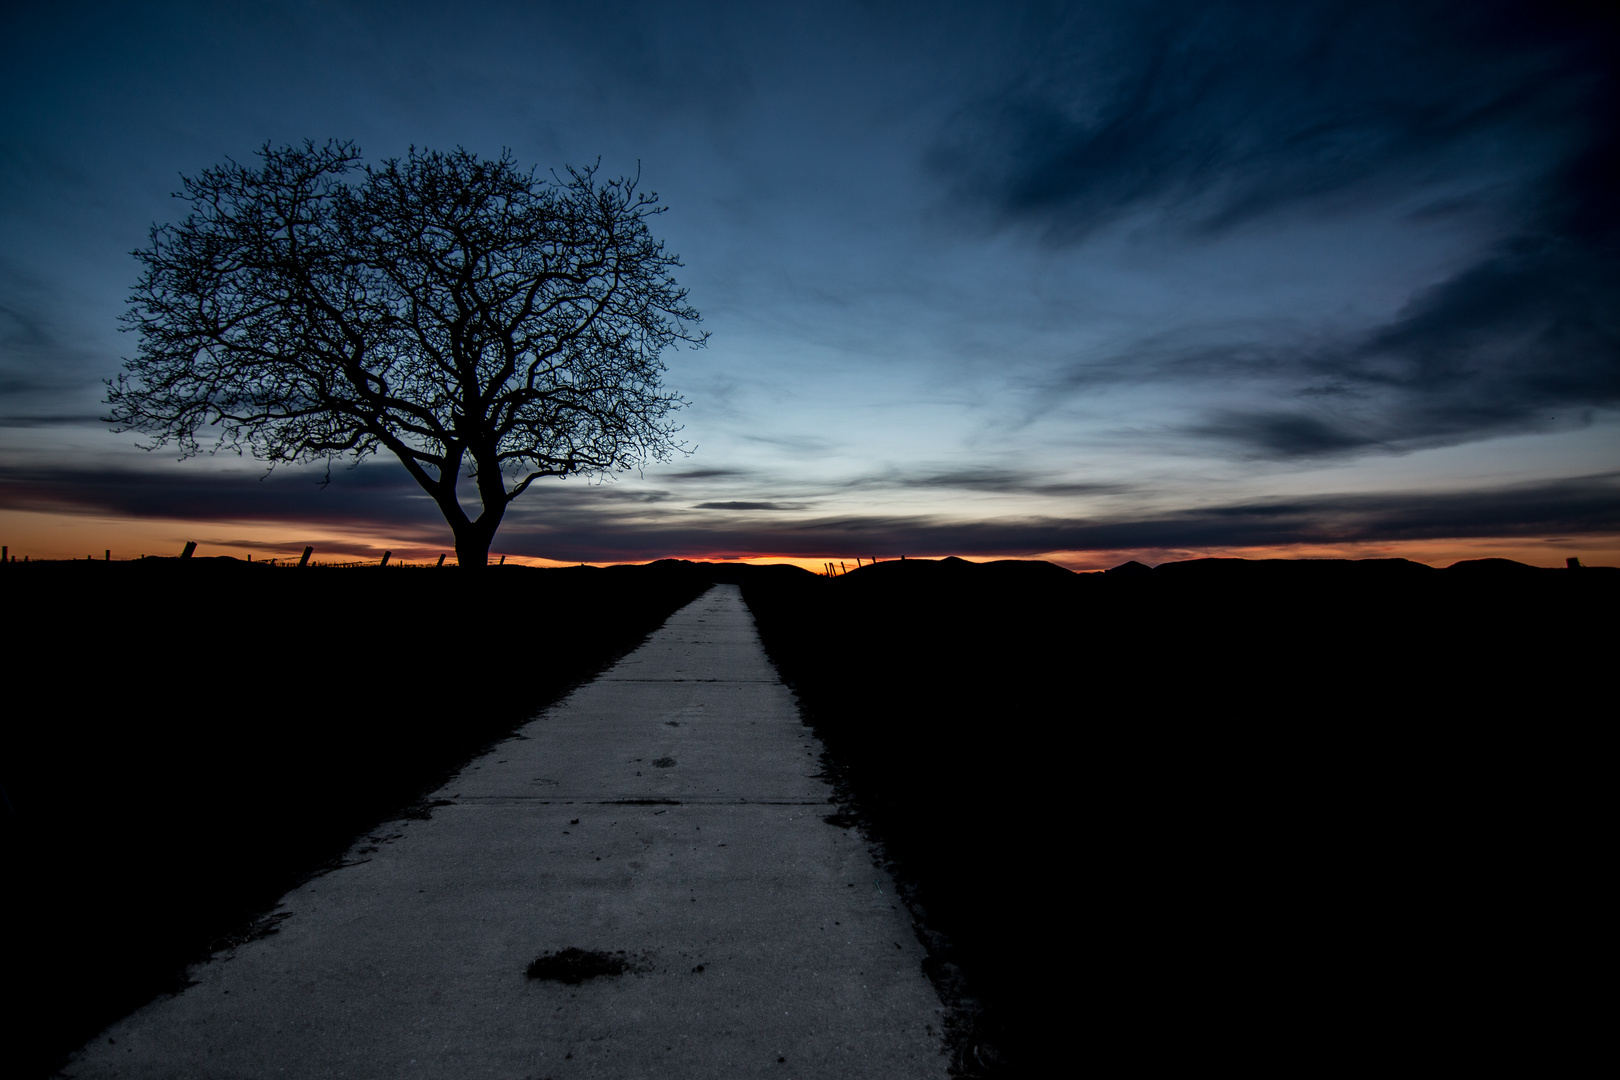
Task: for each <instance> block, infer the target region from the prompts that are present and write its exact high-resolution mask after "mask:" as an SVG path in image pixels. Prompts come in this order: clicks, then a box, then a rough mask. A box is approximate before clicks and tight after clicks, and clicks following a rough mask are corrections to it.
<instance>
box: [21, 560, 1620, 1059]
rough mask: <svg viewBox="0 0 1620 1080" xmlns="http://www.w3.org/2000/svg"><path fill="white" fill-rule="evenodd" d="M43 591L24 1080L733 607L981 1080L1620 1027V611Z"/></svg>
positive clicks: (844, 587)
mask: <svg viewBox="0 0 1620 1080" xmlns="http://www.w3.org/2000/svg"><path fill="white" fill-rule="evenodd" d="M17 571H21V572H17ZM0 574H3V575H4V577H3V578H0V587H3V589H4V595H5V596H6V600H7V621H6V627H5V634H6V637H7V640H6V644H5V648H4V651H3V654H4V657H5V661H6V666H7V671H8V673H9V675H10V676H11V680H12V686H13V688H14V689H13V693H12V694H11V695H10V698H11V705H10V707H9V708H8V715H7V721H6V724H5V727H4V732H3V735H0V739H3V740H4V741H3V758H0V765H3V770H4V772H3V774H0V778H3V780H4V783H5V788H6V792H7V793H8V796H9V799H10V803H11V806H12V809H11V811H10V813H9V814H8V816H7V817H6V818H5V831H6V836H5V841H6V849H5V858H6V867H7V880H8V882H10V883H11V884H9V885H8V886H7V889H6V891H5V901H4V902H5V904H6V905H7V907H6V911H5V919H6V927H7V930H6V956H5V961H6V963H7V970H8V973H9V975H10V983H11V986H12V987H13V988H14V989H18V990H20V994H14V995H12V996H13V1000H14V1001H15V1000H16V999H17V998H18V997H21V998H22V999H24V1001H25V1002H26V1004H25V1005H23V1006H21V1007H19V1006H18V1005H16V1004H13V1005H12V1006H11V1007H10V1011H9V1013H8V1028H10V1029H11V1031H10V1032H9V1033H8V1034H7V1037H6V1045H7V1051H6V1054H7V1057H8V1062H7V1063H8V1065H11V1064H14V1063H21V1065H22V1067H21V1068H19V1069H18V1070H17V1072H18V1074H20V1075H28V1074H29V1072H30V1071H33V1072H35V1073H38V1072H41V1071H43V1070H44V1069H45V1068H46V1067H47V1065H48V1062H49V1061H51V1060H54V1059H55V1057H56V1056H57V1055H59V1054H61V1053H63V1052H65V1051H67V1050H69V1049H71V1048H72V1047H73V1046H75V1045H77V1044H78V1043H79V1042H81V1041H82V1040H83V1039H84V1038H86V1037H88V1036H89V1035H92V1034H94V1032H95V1031H96V1030H98V1029H99V1028H100V1027H101V1026H102V1025H103V1024H105V1023H107V1022H109V1021H110V1020H112V1019H114V1018H115V1017H117V1016H119V1015H121V1014H123V1013H125V1012H127V1011H129V1010H130V1009H133V1008H135V1007H137V1006H139V1005H140V1004H141V1003H142V1002H144V1001H145V1000H148V999H149V998H150V997H151V996H152V995H153V994H154V993H156V992H159V991H161V990H162V989H163V988H164V987H165V986H173V985H174V984H175V982H176V980H178V979H179V978H181V977H182V973H183V968H184V964H185V962H186V961H188V960H191V959H195V958H197V957H199V956H201V955H203V954H205V953H206V952H207V951H208V949H209V948H210V946H211V945H214V946H217V945H220V944H226V943H228V942H229V941H230V940H231V939H232V938H233V936H239V935H242V934H244V933H253V932H266V931H270V932H273V930H274V927H273V926H269V925H265V924H262V923H261V924H259V925H258V926H256V927H255V925H254V924H253V916H254V914H255V913H257V912H261V911H264V910H266V909H268V908H269V906H270V905H271V904H273V903H274V902H275V900H276V899H277V897H279V896H280V895H281V894H282V893H283V892H285V891H286V890H287V889H288V888H289V887H291V886H292V885H293V884H295V883H296V882H297V881H298V880H300V879H301V878H303V877H304V876H306V875H307V874H309V873H311V872H315V871H318V870H319V869H320V868H321V867H322V866H323V865H325V864H327V863H328V862H329V861H330V860H332V859H333V858H335V857H337V856H338V855H339V854H340V853H342V852H343V851H345V850H346V849H347V847H348V846H349V844H350V843H351V842H352V840H353V839H354V838H355V837H356V836H360V835H365V834H366V832H367V830H369V829H371V828H373V827H374V826H375V825H376V824H377V823H378V822H381V821H385V820H388V819H389V818H390V817H392V816H397V814H398V813H399V812H400V810H401V809H404V808H409V807H411V806H412V805H413V804H417V803H419V800H420V797H421V795H420V793H421V792H424V791H428V790H432V789H433V788H434V787H435V786H436V785H437V784H438V783H439V782H440V781H442V780H443V779H444V778H446V777H447V776H448V775H450V774H451V773H452V772H453V771H454V770H455V769H456V768H457V767H458V766H459V765H460V764H461V763H462V762H465V761H466V760H468V759H469V758H470V757H471V756H473V754H474V753H476V751H477V750H478V749H479V748H480V747H482V746H485V745H487V744H488V743H490V742H491V741H493V740H494V739H496V738H498V737H499V736H501V735H503V734H505V733H507V732H509V731H510V730H512V729H513V728H514V727H516V726H517V725H518V724H519V723H521V722H522V720H523V719H524V718H525V717H527V716H529V715H531V714H532V713H533V712H534V711H535V710H537V709H538V708H539V707H541V706H543V705H544V704H545V703H546V702H548V701H550V700H553V699H555V698H556V697H557V696H559V695H560V694H561V693H562V692H563V691H565V690H566V689H567V688H568V687H569V686H571V685H573V684H574V683H576V682H577V681H578V680H580V679H582V678H585V677H588V676H589V675H591V674H592V673H594V672H595V671H596V670H599V669H600V668H601V666H602V665H603V664H605V663H606V662H607V661H608V660H609V659H611V658H612V657H613V656H615V655H618V654H620V653H622V652H623V651H625V650H626V649H628V648H629V647H630V646H632V645H633V644H635V643H636V642H637V641H639V640H640V639H641V638H642V637H643V636H644V635H645V634H646V633H647V632H648V631H650V630H652V629H653V628H655V627H656V626H658V625H659V624H660V623H661V622H662V621H663V619H664V618H665V617H666V616H667V615H668V614H669V613H670V612H671V611H673V610H674V609H675V608H677V607H679V606H680V605H681V604H683V603H685V602H686V601H688V600H690V599H691V598H693V597H695V596H696V595H698V594H699V593H701V592H702V591H703V590H704V589H705V588H706V587H707V586H708V585H709V584H710V583H711V582H714V581H734V582H738V583H740V584H742V586H743V588H744V595H745V597H746V599H747V600H748V603H749V605H750V607H751V608H752V610H753V612H754V614H755V617H756V619H757V621H758V623H759V626H760V630H761V632H762V636H763V638H764V641H765V644H766V646H767V649H768V650H769V651H770V653H771V656H772V658H773V660H774V661H775V662H776V663H777V664H778V666H779V668H780V670H781V671H782V674H783V676H784V677H785V678H786V679H787V680H788V681H789V683H790V684H791V685H792V686H793V687H794V688H795V689H796V690H797V691H798V693H799V695H800V698H801V702H802V704H803V706H804V708H805V711H806V716H807V718H808V719H809V720H810V721H811V722H812V723H813V724H814V725H815V727H816V729H817V734H818V735H819V736H820V738H821V739H822V740H823V741H824V742H825V744H826V745H827V747H828V751H829V757H830V758H831V761H830V762H829V767H830V768H831V769H832V770H833V771H834V773H835V775H836V776H837V778H838V779H839V780H840V782H841V783H842V785H843V788H844V790H845V791H846V792H847V793H848V794H849V796H850V806H848V807H830V808H829V810H830V811H833V812H832V813H830V814H829V820H832V821H833V823H834V824H840V825H848V824H853V823H856V822H860V823H861V824H862V825H863V827H864V828H866V829H867V830H868V831H869V832H870V833H871V834H872V835H873V836H874V837H875V838H876V839H877V840H878V841H879V842H880V843H881V844H882V846H883V848H884V850H885V851H886V852H887V855H888V856H889V857H890V858H891V859H892V860H893V868H894V870H895V872H896V874H897V876H898V877H899V878H900V880H901V881H902V882H904V883H905V885H906V887H907V889H908V890H909V898H910V900H911V902H912V904H913V909H914V911H916V912H917V913H919V914H920V915H921V916H922V919H923V923H924V936H925V938H926V939H927V943H928V944H929V945H930V948H931V950H932V957H931V960H930V963H931V965H932V968H933V970H932V974H933V975H934V977H935V980H936V984H937V985H940V986H941V987H942V988H943V989H944V990H945V991H946V993H947V995H948V996H953V997H954V998H955V999H956V1001H957V1003H958V1005H959V1007H960V1010H961V1012H960V1020H961V1023H960V1025H959V1029H958V1032H957V1040H958V1045H957V1050H958V1052H959V1053H960V1054H961V1058H960V1063H961V1065H962V1068H963V1069H964V1070H965V1071H966V1072H967V1073H968V1074H970V1075H972V1074H976V1075H989V1076H998V1077H1007V1076H1045V1075H1063V1074H1067V1073H1070V1072H1074V1071H1077V1070H1079V1069H1082V1068H1088V1069H1089V1068H1101V1069H1103V1070H1104V1071H1107V1072H1113V1073H1122V1072H1123V1073H1158V1072H1162V1071H1164V1069H1165V1067H1166V1066H1170V1065H1185V1064H1187V1063H1188V1062H1202V1063H1204V1064H1229V1065H1237V1066H1239V1067H1242V1068H1244V1069H1245V1070H1246V1071H1267V1072H1278V1071H1284V1070H1286V1071H1289V1072H1291V1073H1292V1072H1298V1071H1300V1070H1301V1069H1304V1070H1307V1071H1312V1072H1314V1071H1319V1070H1320V1069H1321V1068H1322V1067H1324V1066H1327V1067H1330V1068H1331V1067H1332V1066H1334V1065H1336V1064H1339V1063H1341V1062H1342V1063H1346V1064H1352V1063H1356V1064H1360V1065H1363V1066H1365V1065H1368V1064H1372V1065H1376V1066H1380V1067H1382V1066H1387V1065H1388V1064H1390V1063H1394V1062H1397V1061H1398V1062H1400V1063H1401V1064H1403V1065H1416V1066H1420V1067H1421V1066H1424V1065H1427V1066H1439V1067H1444V1066H1446V1065H1448V1064H1449V1063H1453V1062H1454V1061H1455V1060H1456V1058H1457V1055H1458V1054H1459V1052H1460V1051H1461V1049H1462V1048H1466V1050H1467V1052H1468V1054H1470V1055H1474V1056H1478V1055H1485V1056H1487V1057H1494V1058H1496V1059H1498V1060H1503V1061H1505V1060H1507V1059H1508V1058H1509V1057H1511V1056H1512V1055H1515V1054H1520V1055H1526V1054H1528V1055H1529V1056H1527V1057H1526V1058H1525V1060H1526V1061H1530V1060H1534V1061H1537V1062H1538V1063H1539V1064H1541V1065H1543V1066H1545V1065H1546V1064H1547V1063H1548V1062H1553V1061H1555V1060H1556V1059H1557V1057H1558V1055H1559V1054H1560V1053H1564V1052H1566V1050H1565V1048H1566V1047H1568V1046H1569V1045H1571V1042H1572V1039H1573V1038H1574V1037H1575V1035H1576V1034H1578V1033H1579V1031H1580V1030H1581V1029H1582V1028H1583V1027H1584V1026H1586V1025H1590V1024H1592V1023H1595V1018H1596V1015H1597V1014H1596V1009H1597V1006H1596V1004H1595V1003H1594V1002H1595V999H1591V1000H1587V999H1577V998H1575V997H1573V996H1571V995H1570V994H1568V993H1567V992H1565V991H1563V990H1562V989H1561V987H1562V986H1563V985H1564V983H1563V981H1562V980H1565V979H1567V978H1568V976H1567V975H1566V974H1564V971H1563V969H1564V968H1565V967H1568V966H1569V965H1571V964H1574V965H1575V967H1576V968H1577V969H1579V967H1580V966H1581V965H1582V964H1585V965H1586V966H1588V967H1590V966H1592V963H1591V962H1590V961H1582V960H1580V958H1581V957H1583V956H1589V955H1590V954H1591V952H1592V946H1591V944H1590V941H1589V940H1588V938H1589V936H1590V934H1591V933H1592V929H1591V927H1592V925H1593V924H1592V923H1591V922H1590V921H1589V919H1588V916H1589V915H1590V912H1591V910H1592V907H1593V905H1594V904H1595V902H1596V901H1595V899H1594V898H1595V897H1597V896H1600V895H1603V893H1602V891H1601V889H1600V882H1601V880H1602V878H1601V877H1600V875H1601V874H1602V873H1603V870H1604V868H1605V865H1606V860H1605V859H1604V858H1603V852H1604V850H1606V848H1605V847H1604V843H1603V842H1602V841H1596V842H1594V838H1595V837H1596V834H1597V830H1596V829H1595V828H1594V823H1596V822H1600V821H1604V820H1606V818H1605V816H1604V815H1605V813H1606V811H1605V810H1604V806H1605V805H1606V804H1604V803H1603V802H1602V801H1601V793H1602V792H1603V791H1605V790H1606V786H1605V785H1607V783H1609V780H1608V778H1607V776H1606V775H1604V772H1603V766H1602V763H1603V762H1606V761H1607V760H1608V757H1607V755H1606V754H1600V753H1599V748H1600V747H1601V745H1602V743H1601V742H1600V733H1606V729H1607V728H1608V727H1609V726H1611V725H1612V721H1611V720H1610V716H1611V714H1612V712H1613V704H1612V700H1613V691H1612V681H1613V680H1612V676H1610V675H1609V671H1610V669H1611V668H1612V664H1613V660H1612V657H1613V654H1614V644H1615V634H1614V631H1613V626H1614V615H1615V612H1616V603H1615V601H1616V599H1617V598H1620V572H1615V571H1612V570H1603V569H1586V570H1578V571H1565V570H1557V571H1554V570H1535V569H1532V568H1528V567H1522V566H1520V565H1518V564H1512V563H1502V562H1500V561H1494V560H1493V561H1483V562H1478V563H1470V564H1462V565H1459V566H1457V567H1453V568H1451V569H1448V570H1435V569H1431V568H1428V567H1424V566H1421V565H1418V564H1413V563H1407V562H1403V561H1400V560H1385V561H1364V562H1354V563H1350V562H1331V561H1321V562H1285V561H1278V562H1241V561H1237V560H1201V561H1198V562H1191V563H1178V564H1168V565H1165V566H1161V567H1159V568H1157V569H1154V570H1149V569H1148V568H1146V567H1141V566H1136V565H1134V564H1131V565H1128V566H1126V567H1123V568H1120V569H1118V570H1115V571H1111V572H1109V573H1107V574H1085V575H1077V574H1071V573H1069V572H1067V571H1065V570H1062V569H1060V568H1058V567H1054V566H1051V565H1049V564H1043V563H1014V562H1009V563H994V564H980V565H975V564H969V563H964V562H961V561H960V560H944V561H941V562H929V561H916V560H910V561H906V562H888V563H882V564H879V565H877V566H875V567H868V568H864V569H861V570H858V571H855V572H853V573H850V574H848V575H846V576H843V577H839V578H834V579H827V578H820V577H815V576H813V575H810V574H806V573H804V572H803V571H799V570H795V569H793V568H789V567H759V568H753V567H745V566H712V565H702V564H697V565H694V564H689V563H660V564H654V565H653V566H651V567H646V568H622V569H614V570H604V571H594V570H586V569H580V570H553V571H530V570H522V569H516V568H502V569H501V570H499V571H494V572H492V573H491V574H489V575H485V576H484V578H483V580H482V581H479V582H471V581H468V580H466V579H464V578H463V577H461V576H459V575H458V574H456V573H454V572H450V571H446V572H443V573H440V572H437V571H427V570H409V569H404V570H389V571H381V570H329V569H317V568H311V569H309V570H306V571H298V570H287V569H272V568H260V567H253V568H251V569H249V568H248V567H246V566H245V565H243V564H239V563H235V562H234V561H230V560H221V561H218V562H216V561H213V560H192V561H190V562H189V563H181V562H179V561H161V562H160V561H149V562H147V563H144V564H133V563H132V564H118V563H114V564H97V563H89V562H86V563H64V564H49V563H46V564H30V566H29V567H28V568H27V569H26V570H23V569H22V568H21V567H19V566H17V565H15V564H10V565H7V566H6V567H5V568H4V570H3V571H0ZM26 699H32V700H35V701H37V702H39V703H40V704H38V705H36V706H33V707H31V708H28V707H23V706H22V705H21V702H23V701H24V700H26ZM415 812H417V813H430V812H431V807H419V808H418V809H417V810H416V811H415ZM1548 1002H1556V1004H1557V1008H1556V1009H1553V1008H1548V1007H1547V1003H1548ZM1583 1002H1584V1003H1583ZM1527 1047H1533V1048H1534V1052H1533V1054H1531V1053H1530V1052H1529V1051H1528V1050H1527ZM24 1059H27V1060H26V1061H25V1060H24ZM1054 1070H1056V1071H1054Z"/></svg>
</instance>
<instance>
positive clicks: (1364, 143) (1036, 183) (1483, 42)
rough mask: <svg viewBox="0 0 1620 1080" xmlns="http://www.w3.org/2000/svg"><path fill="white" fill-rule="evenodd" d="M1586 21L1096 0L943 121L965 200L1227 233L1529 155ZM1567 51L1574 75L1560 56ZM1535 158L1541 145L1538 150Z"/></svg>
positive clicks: (1060, 235)
mask: <svg viewBox="0 0 1620 1080" xmlns="http://www.w3.org/2000/svg"><path fill="white" fill-rule="evenodd" d="M1584 31H1585V28H1584V27H1582V26H1580V25H1577V24H1572V23H1570V22H1569V21H1567V20H1559V19H1556V18H1552V17H1549V18H1545V19H1541V20H1537V19H1532V18H1530V17H1528V16H1527V15H1526V14H1525V13H1524V12H1522V11H1520V10H1517V9H1516V8H1515V7H1511V6H1509V5H1503V4H1497V5H1492V4H1479V5H1470V6H1469V7H1468V8H1466V9H1459V8H1458V7H1457V6H1456V5H1454V4H1438V3H1429V4H1423V3H1415V4H1414V3H1388V2H1384V3H1379V2H1371V3H1368V2H1356V3H1348V2H1339V3H1328V4H1309V5H1293V6H1289V7H1278V6H1277V5H1274V4H1263V3H1246V2H1227V3H1213V4H1211V3H1195V2H1190V0H1189V2H1176V3H1158V4H1151V5H1140V6H1137V5H1110V4H1101V5H1095V6H1094V7H1093V8H1091V9H1090V10H1087V11H1076V12H1070V13H1069V14H1068V15H1067V17H1065V18H1061V19H1057V20H1054V21H1050V22H1046V23H1044V24H1041V23H1040V22H1039V21H1037V26H1036V28H1035V31H1034V33H1032V34H1031V40H1030V41H1029V46H1030V56H1029V59H1028V61H1027V62H1026V63H1025V64H1024V65H1022V66H1021V68H1020V70H1019V72H1018V73H1017V74H1016V75H1015V76H1013V77H1012V78H1011V79H1009V80H1008V81H1007V82H1005V83H1004V84H1003V85H1001V86H1000V87H998V88H997V89H995V90H993V91H991V92H989V93H987V94H984V95H981V96H980V97H979V98H977V99H976V100H973V101H971V102H969V103H967V104H966V105H965V106H964V107H963V108H962V109H961V111H960V112H959V113H958V114H957V115H956V116H954V117H953V118H952V119H951V122H950V124H949V125H948V127H947V129H946V130H945V131H944V132H943V133H942V134H941V136H940V138H939V140H938V143H937V145H936V147H935V149H934V151H933V153H932V155H931V164H932V165H933V167H934V169H935V171H936V173H937V174H938V175H940V176H941V177H943V178H944V179H945V180H946V182H947V183H948V184H949V185H950V187H951V188H952V190H953V191H954V192H955V193H956V195H957V196H958V198H959V199H960V200H962V201H963V202H964V203H966V204H968V205H977V206H980V207H983V208H985V209H988V210H989V211H990V212H991V213H992V214H994V215H996V216H998V217H1000V218H1001V219H1003V220H1006V221H1014V220H1022V221H1027V222H1031V223H1033V224H1036V225H1037V226H1038V227H1040V228H1042V229H1043V230H1045V231H1046V232H1047V234H1048V235H1049V236H1050V237H1051V238H1053V239H1057V240H1067V241H1073V240H1076V239H1079V238H1082V237H1084V236H1085V235H1087V234H1088V233H1090V232H1091V231H1093V230H1094V229H1096V228H1098V227H1100V226H1101V225H1104V224H1107V223H1109V222H1111V221H1114V220H1117V219H1118V218H1120V217H1122V216H1124V215H1126V214H1129V213H1132V212H1134V211H1140V210H1147V211H1149V212H1152V213H1155V214H1160V215H1171V216H1174V217H1177V218H1180V219H1182V220H1185V221H1187V222H1188V223H1190V224H1192V225H1193V226H1194V227H1195V228H1197V229H1200V230H1221V229H1226V228H1230V227H1232V226H1234V225H1238V224H1241V223H1243V222H1245V221H1249V220H1252V219H1254V218H1256V217H1260V216H1264V215H1268V214H1274V213H1276V212H1278V211H1279V210H1282V209H1285V208H1288V207H1292V206H1298V205H1300V204H1302V203H1308V202H1321V201H1322V200H1324V199H1340V198H1343V197H1345V196H1347V195H1352V194H1354V193H1356V192H1358V191H1363V190H1365V189H1369V188H1376V187H1377V186H1378V185H1379V184H1380V183H1381V182H1387V181H1392V180H1393V181H1397V182H1400V183H1402V184H1406V183H1410V182H1412V181H1413V180H1419V181H1421V180H1425V179H1426V180H1431V181H1432V180H1433V179H1436V178H1437V173H1438V172H1440V171H1441V170H1445V169H1446V167H1447V166H1448V165H1449V166H1450V169H1451V170H1455V169H1456V168H1457V167H1458V166H1468V165H1477V164H1478V163H1479V161H1480V159H1481V157H1482V156H1488V155H1489V152H1490V150H1491V143H1492V141H1493V140H1499V139H1500V138H1502V137H1503V136H1504V135H1509V136H1511V137H1513V138H1514V139H1515V141H1517V142H1520V143H1529V144H1531V145H1532V146H1534V147H1536V148H1537V149H1540V148H1541V147H1543V146H1545V145H1546V144H1547V143H1548V142H1549V141H1556V137H1558V136H1561V135H1563V134H1565V133H1564V131H1563V130H1562V129H1563V128H1566V127H1567V126H1568V115H1567V112H1568V106H1569V105H1570V103H1571V101H1570V99H1571V98H1572V97H1578V96H1579V95H1580V93H1581V90H1582V88H1583V87H1582V80H1583V79H1586V78H1588V77H1589V76H1590V75H1591V73H1592V71H1593V69H1594V68H1595V67H1596V66H1597V65H1599V64H1600V63H1601V62H1602V60H1603V56H1602V55H1601V50H1593V49H1592V48H1591V47H1590V42H1589V35H1588V34H1586V33H1585V32H1584ZM1572 61H1573V66H1572ZM1541 152H1543V153H1544V152H1545V150H1541Z"/></svg>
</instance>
